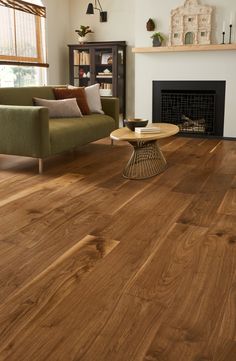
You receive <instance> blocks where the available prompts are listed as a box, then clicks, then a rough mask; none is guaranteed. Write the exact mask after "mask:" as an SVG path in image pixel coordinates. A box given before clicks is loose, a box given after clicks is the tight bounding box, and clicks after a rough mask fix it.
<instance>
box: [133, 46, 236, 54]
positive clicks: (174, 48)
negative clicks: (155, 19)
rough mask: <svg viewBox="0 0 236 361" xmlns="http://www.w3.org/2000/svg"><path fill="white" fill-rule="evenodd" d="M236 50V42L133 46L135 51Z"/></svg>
mask: <svg viewBox="0 0 236 361" xmlns="http://www.w3.org/2000/svg"><path fill="white" fill-rule="evenodd" d="M227 50H236V44H212V45H178V46H158V47H144V48H133V49H132V52H133V53H169V52H190V51H227Z"/></svg>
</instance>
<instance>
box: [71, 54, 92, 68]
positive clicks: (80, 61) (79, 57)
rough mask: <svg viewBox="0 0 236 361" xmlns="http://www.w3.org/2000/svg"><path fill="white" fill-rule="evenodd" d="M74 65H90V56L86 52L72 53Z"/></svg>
mask: <svg viewBox="0 0 236 361" xmlns="http://www.w3.org/2000/svg"><path fill="white" fill-rule="evenodd" d="M74 65H90V55H89V53H88V52H87V51H81V52H79V51H74Z"/></svg>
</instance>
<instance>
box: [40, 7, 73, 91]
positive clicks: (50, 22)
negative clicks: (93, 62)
mask: <svg viewBox="0 0 236 361" xmlns="http://www.w3.org/2000/svg"><path fill="white" fill-rule="evenodd" d="M43 3H44V5H45V6H46V9H47V18H46V41H47V61H48V63H49V69H48V71H47V73H48V84H50V85H51V84H52V85H54V84H55V85H56V84H66V83H68V78H69V69H68V68H69V64H68V48H67V44H68V40H69V29H70V18H69V12H70V11H69V10H70V6H69V1H67V0H43Z"/></svg>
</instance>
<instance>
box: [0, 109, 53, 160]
mask: <svg viewBox="0 0 236 361" xmlns="http://www.w3.org/2000/svg"><path fill="white" fill-rule="evenodd" d="M0 153H2V154H14V155H22V156H29V157H35V158H44V157H47V156H48V155H50V139H49V117H48V109H47V108H45V107H35V106H18V105H17V106H15V105H0Z"/></svg>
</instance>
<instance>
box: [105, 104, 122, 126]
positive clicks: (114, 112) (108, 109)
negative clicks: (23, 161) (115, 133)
mask: <svg viewBox="0 0 236 361" xmlns="http://www.w3.org/2000/svg"><path fill="white" fill-rule="evenodd" d="M101 101H102V109H103V111H104V113H105V114H106V115H110V116H111V117H112V118H113V119H115V127H116V129H117V128H119V108H120V105H119V98H114V97H101Z"/></svg>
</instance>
